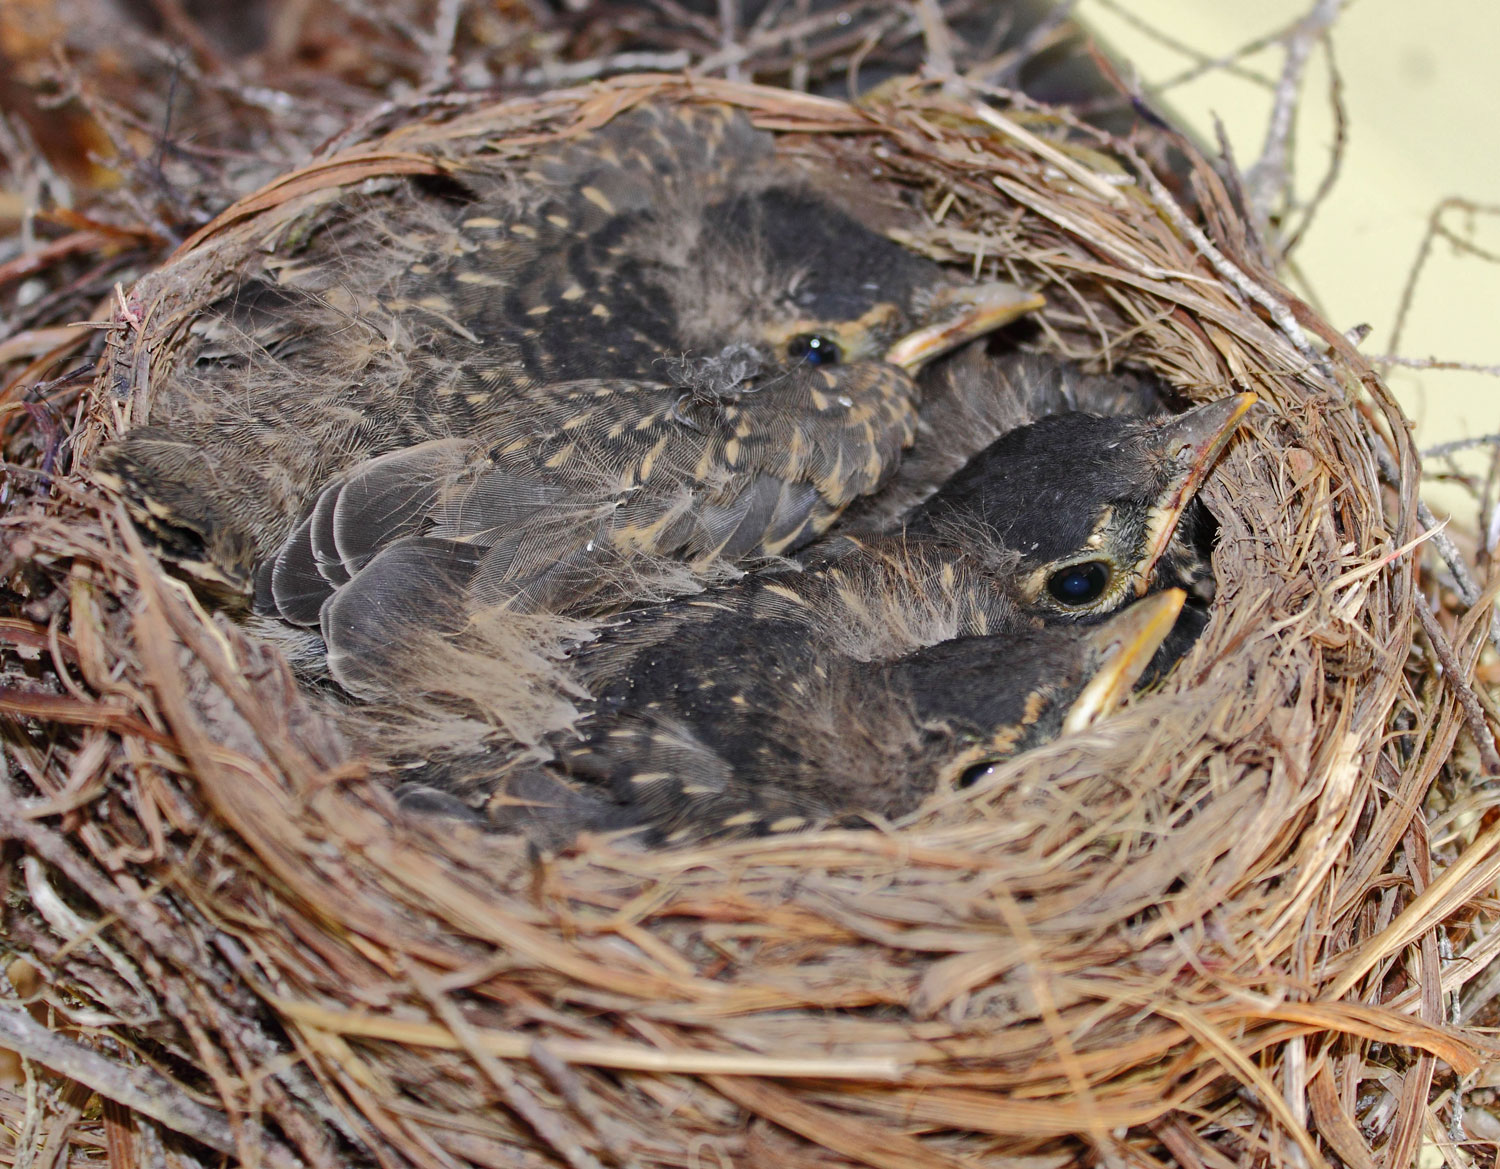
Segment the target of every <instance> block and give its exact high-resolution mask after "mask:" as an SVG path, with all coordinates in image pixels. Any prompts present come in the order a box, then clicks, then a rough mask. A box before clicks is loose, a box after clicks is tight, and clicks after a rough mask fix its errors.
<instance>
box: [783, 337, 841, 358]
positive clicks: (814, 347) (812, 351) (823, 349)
mask: <svg viewBox="0 0 1500 1169" xmlns="http://www.w3.org/2000/svg"><path fill="white" fill-rule="evenodd" d="M786 355H787V356H788V357H790V358H791V359H792V360H793V361H805V362H807V364H808V365H837V364H838V363H839V362H840V361H841V360H843V356H844V355H843V353H842V352H841V351H840V350H839V347H838V345H836V344H835V343H834V342H832V341H830V340H829V339H828V338H827V337H820V336H819V335H818V334H817V333H798V334H797V335H796V336H795V337H793V338H792V339H791V340H790V341H788V342H787V343H786Z"/></svg>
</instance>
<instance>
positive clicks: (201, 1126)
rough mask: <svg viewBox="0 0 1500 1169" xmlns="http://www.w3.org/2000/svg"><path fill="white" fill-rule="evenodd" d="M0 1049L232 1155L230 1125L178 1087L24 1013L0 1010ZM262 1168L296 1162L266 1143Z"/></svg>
mask: <svg viewBox="0 0 1500 1169" xmlns="http://www.w3.org/2000/svg"><path fill="white" fill-rule="evenodd" d="M0 1043H3V1044H4V1045H5V1046H6V1047H8V1048H10V1049H11V1050H12V1051H14V1052H17V1053H19V1054H20V1055H23V1056H25V1057H26V1058H27V1059H30V1060H35V1061H36V1062H37V1063H39V1064H41V1065H42V1066H43V1067H47V1068H51V1069H52V1070H53V1071H54V1072H56V1073H57V1074H58V1075H62V1076H67V1077H68V1079H70V1080H76V1081H77V1082H78V1083H80V1084H83V1085H84V1086H85V1087H88V1088H92V1089H93V1090H94V1091H95V1092H98V1093H99V1095H101V1096H104V1097H107V1098H108V1099H110V1100H116V1101H118V1102H119V1103H121V1104H123V1105H125V1106H126V1107H127V1108H130V1109H133V1110H134V1111H136V1112H139V1113H141V1114H142V1115H143V1116H149V1117H150V1118H151V1119H152V1120H155V1121H157V1122H158V1123H160V1124H162V1125H165V1126H166V1127H167V1128H170V1129H171V1130H172V1131H173V1132H179V1133H182V1134H183V1135H184V1136H188V1137H191V1138H192V1139H193V1140H195V1141H199V1142H201V1143H202V1144H205V1145H207V1146H208V1147H209V1148H211V1149H214V1150H215V1151H217V1152H220V1153H231V1154H232V1153H235V1152H237V1146H236V1145H235V1140H234V1136H233V1134H232V1133H231V1132H230V1130H229V1122H228V1121H227V1120H225V1119H224V1117H223V1116H222V1115H221V1114H220V1113H217V1112H215V1111H213V1110H212V1109H209V1108H205V1107H203V1105H201V1104H199V1103H198V1102H197V1101H195V1100H193V1099H191V1098H190V1097H188V1096H187V1095H186V1094H185V1093H184V1092H183V1091H181V1089H179V1088H178V1087H177V1085H175V1084H173V1083H172V1081H171V1080H168V1079H166V1078H165V1077H163V1076H159V1075H157V1074H156V1073H155V1072H154V1071H152V1070H151V1069H149V1068H145V1067H139V1066H136V1067H127V1066H125V1065H124V1064H122V1063H119V1062H117V1061H115V1060H112V1059H109V1058H108V1057H106V1056H103V1055H100V1054H99V1053H98V1052H97V1051H95V1050H94V1049H93V1048H90V1047H85V1046H83V1045H82V1044H81V1043H75V1042H73V1040H71V1039H65V1038H64V1037H63V1036H61V1035H58V1034H55V1033H54V1032H52V1031H49V1030H48V1029H47V1028H46V1027H43V1026H42V1025H41V1024H40V1023H38V1022H37V1021H36V1020H35V1019H33V1018H32V1017H31V1016H30V1015H29V1014H28V1013H27V1012H26V1011H25V1010H21V1009H17V1008H14V1007H0ZM260 1152H261V1154H262V1155H263V1156H264V1157H265V1163H266V1164H267V1165H271V1166H274V1167H276V1169H296V1166H297V1165H298V1161H297V1160H296V1159H295V1158H293V1157H292V1156H291V1155H290V1154H289V1153H288V1152H287V1151H286V1150H285V1149H282V1148H279V1147H278V1146H276V1145H272V1144H270V1143H269V1142H267V1143H266V1144H263V1145H262V1146H261V1148H260Z"/></svg>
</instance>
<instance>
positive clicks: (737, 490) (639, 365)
mask: <svg viewBox="0 0 1500 1169" xmlns="http://www.w3.org/2000/svg"><path fill="white" fill-rule="evenodd" d="M773 147H774V139H773V136H772V135H771V134H768V133H766V132H763V131H759V130H756V129H754V128H753V127H752V126H751V124H750V122H749V120H748V119H747V118H746V117H744V116H743V115H742V114H739V113H736V112H732V111H729V110H727V109H724V108H720V107H702V108H700V107H691V106H668V105H661V106H644V107H641V108H638V109H636V110H634V111H631V112H629V113H627V114H622V115H620V116H618V117H617V118H615V119H614V120H613V121H611V122H610V123H608V124H607V125H605V126H604V127H603V128H601V129H599V130H597V131H592V132H589V133H584V134H579V135H577V136H575V137H573V138H572V139H570V140H568V141H566V142H565V143H563V144H561V145H559V146H557V147H555V148H553V149H551V150H550V151H547V152H543V153H540V154H538V155H536V156H534V157H532V158H531V159H530V160H528V161H527V162H526V163H525V164H524V166H514V165H513V166H510V167H508V168H502V169H501V171H500V172H499V173H497V174H495V175H485V174H478V173H473V174H471V173H463V174H459V175H458V176H456V177H457V179H458V180H459V181H460V182H461V183H462V184H463V185H464V189H463V190H462V191H460V192H456V193H455V192H448V193H447V195H446V198H447V200H448V202H446V203H445V202H442V201H440V200H432V199H428V200H426V201H425V202H422V201H421V200H420V198H419V196H418V194H412V195H410V197H409V201H410V202H413V203H417V202H422V206H421V213H420V214H418V213H416V212H409V213H408V214H407V219H408V220H409V221H410V222H407V221H402V222H400V223H396V224H395V225H389V224H384V223H383V221H382V219H381V209H380V205H379V204H378V201H376V202H373V203H370V205H369V206H367V207H366V208H365V210H364V211H363V212H361V214H360V215H356V216H353V218H352V219H351V221H350V224H349V226H348V227H347V228H346V229H345V230H344V233H343V236H342V237H341V240H340V248H339V252H338V254H339V256H340V258H341V265H342V266H340V264H333V263H329V264H326V265H324V266H322V267H320V266H319V264H318V263H316V262H302V263H292V262H290V261H288V262H285V263H282V264H280V265H279V266H278V267H277V269H276V270H275V272H274V273H273V275H275V276H277V278H278V280H279V282H278V283H276V284H274V285H273V284H272V283H271V282H270V277H269V276H267V277H262V278H259V279H258V282H256V283H253V284H247V285H246V286H245V287H244V288H243V289H242V291H241V293H240V294H239V295H238V296H237V297H236V298H232V299H231V300H228V301H226V302H224V303H223V304H222V305H221V306H220V307H219V309H218V310H216V313H217V315H216V316H215V314H209V315H210V317H213V318H214V319H205V320H203V321H200V322H199V323H198V326H197V327H198V330H199V333H200V334H201V336H202V342H201V346H200V350H199V354H198V358H197V360H196V362H195V363H194V364H192V365H191V367H190V370H189V374H185V375H184V376H183V377H181V378H179V379H178V380H177V381H176V382H174V383H173V384H171V385H169V386H167V387H165V388H164V389H163V390H162V391H161V392H160V394H159V395H158V398H157V400H156V401H155V402H154V403H153V406H152V411H151V425H150V426H148V427H144V428H141V429H138V430H135V431H132V432H130V433H128V434H126V435H125V436H124V437H123V439H122V440H121V441H120V442H119V443H117V444H115V445H114V446H113V447H111V448H109V449H107V450H106V451H104V452H103V453H102V455H101V457H100V459H99V464H98V470H99V473H100V476H101V478H104V479H106V480H107V481H108V482H111V483H113V484H114V485H115V486H116V487H118V489H119V490H120V491H121V493H122V494H123V495H124V497H125V500H126V502H127V505H128V506H129V507H130V508H131V511H132V514H133V516H134V518H135V519H136V520H137V522H138V523H139V524H141V526H143V527H144V528H145V529H147V530H148V531H150V532H151V533H153V534H154V535H155V537H156V539H157V541H158V543H159V544H160V545H161V546H162V547H163V549H164V550H165V551H166V552H167V553H168V554H169V555H170V556H173V557H175V558H176V559H177V560H178V561H179V562H181V563H183V564H184V565H186V566H187V567H188V568H189V569H190V570H191V571H194V572H196V574H197V575H198V576H199V577H200V578H201V579H204V580H209V581H213V582H216V583H217V585H218V586H219V587H221V588H223V589H227V590H228V591H230V592H238V593H240V594H242V595H243V594H247V593H251V592H253V593H254V596H255V604H256V606H257V608H258V610H259V611H260V612H262V613H264V614H266V615H269V616H274V617H277V618H279V619H281V620H284V621H287V622H290V623H293V624H295V625H301V626H308V627H314V628H319V629H320V630H321V633H322V634H323V636H324V637H325V638H326V639H327V641H328V643H329V646H330V655H331V656H330V660H331V661H333V662H335V663H338V662H345V661H350V660H353V658H355V657H357V656H358V652H357V651H354V650H341V649H340V648H339V642H340V640H341V639H342V638H343V637H344V635H345V633H346V631H349V630H353V632H352V633H351V634H350V636H352V637H354V638H355V639H356V640H360V641H361V644H363V640H362V639H363V638H364V634H365V633H366V632H367V631H368V627H367V626H366V625H364V624H361V622H362V621H364V620H365V617H364V616H362V615H368V614H386V618H385V620H387V621H388V622H389V621H395V622H399V621H401V620H405V619H408V618H409V619H410V620H411V621H413V622H416V623H421V622H422V621H423V620H425V619H426V618H425V617H424V614H425V613H430V612H431V611H432V610H433V607H434V606H437V605H442V606H443V607H444V608H445V610H446V611H445V613H444V614H443V620H445V621H462V620H464V619H465V617H464V615H463V611H464V608H465V606H466V605H467V603H468V602H467V601H466V600H465V599H464V594H465V593H466V592H472V593H473V594H474V597H475V603H477V604H484V605H490V604H498V603H504V604H509V605H512V606H513V607H515V608H517V609H523V610H524V609H531V610H538V609H540V610H548V609H556V610H558V611H570V612H574V611H581V610H585V609H588V608H589V607H592V608H594V609H603V610H608V609H609V608H610V607H611V606H612V605H614V604H616V603H618V601H619V597H618V595H615V594H606V595H603V596H600V595H598V594H597V592H596V591H595V590H597V589H599V588H600V584H599V582H601V581H608V580H611V579H617V577H618V575H619V574H618V572H616V570H617V569H619V568H620V566H621V565H622V564H627V565H628V564H629V562H630V561H631V559H632V558H633V557H635V556H636V555H637V554H639V553H646V554H650V555H652V556H664V557H669V558H673V559H676V560H679V561H683V562H686V563H688V564H690V565H691V566H693V567H694V568H695V569H700V568H701V569H704V570H707V569H708V568H709V567H710V566H712V565H714V564H717V563H722V562H730V563H732V562H735V561H738V560H743V559H745V558H749V557H758V556H764V555H774V554H783V553H788V552H791V551H794V550H795V549H797V548H798V547H800V546H801V545H803V544H805V543H807V542H808V541H809V540H811V539H813V538H814V537H815V536H816V535H817V534H818V533H820V532H821V531H822V530H824V529H825V528H826V527H827V526H828V525H829V524H830V523H831V522H832V521H833V519H834V518H835V517H836V516H837V515H838V514H839V512H840V511H841V510H843V508H845V507H846V506H847V505H848V504H849V503H850V501H852V500H854V499H856V498H858V497H859V496H861V495H864V494H867V493H869V492H871V491H874V490H876V489H877V488H878V487H879V486H880V485H881V484H882V483H883V482H884V481H885V480H886V479H887V478H888V477H889V475H890V474H891V472H892V470H893V469H894V468H895V466H896V465H897V463H898V462H899V459H900V458H901V454H902V451H903V448H904V447H905V446H906V445H907V444H908V443H909V442H910V441H911V438H912V435H913V431H914V426H915V409H916V400H917V389H916V386H915V383H914V381H913V377H912V375H913V373H914V372H915V371H917V370H919V369H920V368H921V367H922V366H923V365H924V364H925V363H927V362H928V361H929V360H931V359H932V358H934V357H935V356H937V355H939V354H941V353H943V352H946V351H947V350H949V349H950V348H952V347H954V346H956V345H959V344H961V343H963V342H964V341H966V340H968V339H969V338H971V337H973V336H975V335H976V334H978V333H982V332H984V331H986V330H988V329H991V328H993V327H995V326H996V325H998V324H1000V323H1003V322H1005V321H1007V320H1010V319H1012V318H1014V317H1015V316H1017V315H1018V314H1021V313H1024V312H1026V311H1028V310H1029V309H1031V308H1034V307H1036V306H1037V305H1038V304H1039V303H1040V302H1039V300H1038V298H1036V297H1035V296H1033V295H1031V294H1028V293H1025V292H1022V291H1021V290H1019V289H1016V288H1014V287H1012V286H1010V285H1008V284H988V285H978V286H975V285H973V284H969V283H966V282H965V281H964V280H962V279H961V278H959V277H957V276H956V275H954V274H953V273H951V272H949V271H948V270H945V269H943V268H941V267H939V266H938V265H936V264H933V263H931V262H930V261H927V260H925V259H923V258H921V257H919V256H917V255H915V254H914V253H912V252H909V251H907V250H906V249H904V248H902V247H900V246H898V245H897V244H895V243H893V242H892V241H890V240H888V239H886V238H884V237H883V236H880V235H878V234H876V233H875V232H873V231H871V230H869V229H867V228H865V227H863V226H861V225H860V224H859V223H858V222H856V221H855V220H854V219H853V218H852V217H851V216H850V215H848V214H846V213H845V212H843V211H841V210H840V209H838V208H837V207H834V206H833V205H832V204H830V203H828V202H826V201H825V200H824V199H822V198H821V197H820V196H818V195H816V194H815V193H813V192H812V190H811V189H810V188H809V187H808V186H807V184H806V182H805V180H804V179H802V178H801V177H800V176H799V175H797V174H795V173H793V172H792V171H790V170H789V169H788V168H786V167H785V166H783V165H782V164H781V163H780V162H779V161H778V159H777V157H776V155H775V152H774V149H773ZM450 204H451V206H450ZM435 218H436V220H437V221H436V222H435V221H434V220H435ZM382 249H384V250H382ZM386 251H390V252H391V253H392V256H391V257H386V256H385V252H386ZM350 256H353V257H354V259H349V257H350ZM396 259H399V260H400V263H399V264H396V263H395V260H396ZM639 587H640V582H638V581H633V582H632V588H639ZM644 591H645V592H646V593H647V594H648V595H649V588H646V589H645V590H644ZM387 632H388V631H387ZM339 669H340V667H339V666H338V665H335V666H334V674H335V676H336V677H338V676H339ZM341 680H346V681H347V682H349V684H350V685H351V686H352V687H353V688H356V689H357V688H358V685H359V684H360V679H357V678H355V677H354V676H353V675H350V676H349V677H348V678H347V679H341Z"/></svg>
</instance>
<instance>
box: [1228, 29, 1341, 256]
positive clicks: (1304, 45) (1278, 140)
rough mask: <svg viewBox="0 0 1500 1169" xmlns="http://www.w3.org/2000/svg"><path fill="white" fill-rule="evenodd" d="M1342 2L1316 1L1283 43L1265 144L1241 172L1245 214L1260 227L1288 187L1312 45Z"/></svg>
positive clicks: (1265, 222) (1315, 42) (1323, 31)
mask: <svg viewBox="0 0 1500 1169" xmlns="http://www.w3.org/2000/svg"><path fill="white" fill-rule="evenodd" d="M1344 2H1345V0H1317V2H1316V3H1315V4H1314V5H1313V8H1312V11H1311V12H1309V13H1308V14H1307V15H1306V16H1305V17H1303V18H1302V19H1301V20H1299V21H1298V22H1297V23H1296V24H1295V25H1293V26H1292V29H1291V31H1290V32H1288V33H1287V35H1286V37H1285V39H1284V41H1283V43H1284V44H1285V45H1286V62H1285V63H1284V64H1283V65H1282V68H1281V77H1280V79H1279V80H1278V81H1277V82H1276V90H1275V98H1274V100H1273V102H1272V105H1271V122H1270V125H1269V126H1267V128H1266V144H1265V146H1264V147H1262V148H1261V152H1260V157H1259V158H1258V159H1256V161H1255V162H1254V163H1253V164H1252V165H1251V167H1250V169H1249V170H1248V171H1246V172H1245V190H1246V192H1247V193H1248V195H1249V197H1250V202H1249V210H1250V213H1251V215H1252V216H1253V217H1254V219H1255V222H1256V224H1257V225H1258V226H1260V227H1264V226H1265V225H1266V224H1267V223H1269V222H1270V220H1271V210H1272V207H1273V205H1274V203H1275V202H1276V200H1277V199H1278V198H1280V197H1283V196H1285V195H1286V193H1287V192H1288V190H1289V189H1290V187H1291V165H1292V162H1291V159H1292V155H1291V143H1292V135H1293V131H1294V130H1295V128H1296V121H1297V117H1296V115H1297V99H1298V97H1299V96H1300V95H1301V92H1302V76H1303V74H1304V73H1305V72H1306V71H1307V61H1308V58H1309V57H1311V56H1312V49H1313V45H1315V44H1317V42H1318V41H1319V40H1321V39H1322V38H1323V36H1324V34H1325V33H1327V31H1328V29H1329V28H1330V27H1331V26H1332V24H1333V22H1334V20H1335V19H1337V17H1338V14H1339V12H1340V10H1341V9H1342V8H1343V6H1344Z"/></svg>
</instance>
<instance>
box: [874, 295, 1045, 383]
mask: <svg viewBox="0 0 1500 1169" xmlns="http://www.w3.org/2000/svg"><path fill="white" fill-rule="evenodd" d="M1046 303H1047V302H1046V301H1045V300H1043V299H1042V297H1041V296H1040V295H1039V294H1038V293H1035V292H1027V291H1025V290H1024V289H1021V288H1017V287H1016V286H1015V285H1014V284H1006V283H1005V282H1004V281H1002V280H996V281H993V282H992V283H989V284H979V285H970V286H965V287H953V288H945V289H943V290H942V291H940V292H939V293H938V294H937V296H936V298H935V299H934V302H933V306H932V315H933V316H935V317H937V318H938V319H937V320H936V321H935V322H934V323H932V324H930V325H923V326H922V327H921V328H920V329H917V330H915V331H914V332H911V333H908V334H906V336H904V337H901V338H899V339H898V340H897V341H896V342H895V343H894V344H893V345H892V346H891V347H890V348H889V349H888V350H886V354H885V359H886V360H887V361H889V362H890V363H891V364H892V365H899V366H900V367H901V368H902V369H904V370H906V372H907V373H912V374H914V373H918V372H919V371H920V370H921V369H922V367H923V366H924V365H926V364H927V363H928V362H929V361H931V360H933V359H934V358H936V357H941V356H942V355H943V354H945V353H951V352H952V351H953V350H955V349H957V348H958V347H959V346H960V345H962V344H963V343H964V342H966V341H972V340H973V339H974V338H975V337H982V336H984V334H986V333H988V332H991V331H992V330H994V329H998V328H999V327H1000V326H1001V325H1007V324H1009V323H1010V322H1011V321H1013V320H1015V319H1016V318H1017V317H1021V316H1025V315H1026V314H1027V313H1029V312H1032V311H1034V310H1036V309H1039V308H1041V307H1042V305H1044V304H1046Z"/></svg>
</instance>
